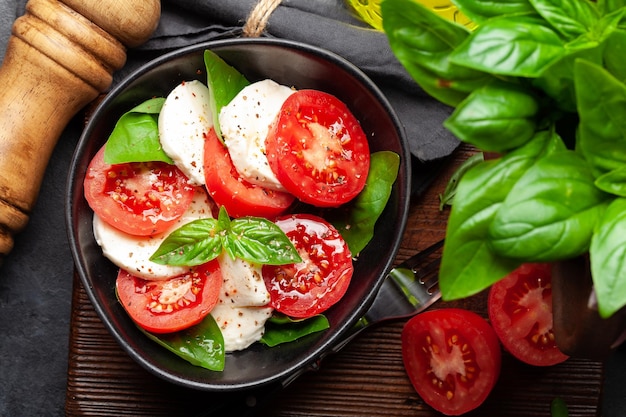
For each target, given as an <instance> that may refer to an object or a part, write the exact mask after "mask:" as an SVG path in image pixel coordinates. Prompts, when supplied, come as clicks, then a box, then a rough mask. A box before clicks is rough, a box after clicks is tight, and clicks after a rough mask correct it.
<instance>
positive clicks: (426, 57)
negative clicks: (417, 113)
mask: <svg viewBox="0 0 626 417" xmlns="http://www.w3.org/2000/svg"><path fill="white" fill-rule="evenodd" d="M381 11H382V15H383V28H384V30H385V32H386V34H387V37H388V39H389V44H390V46H391V49H392V50H393V52H394V54H395V55H396V57H397V58H398V60H399V61H400V62H401V63H402V64H403V66H404V67H405V68H406V69H407V71H408V72H409V74H411V76H412V77H413V78H414V79H415V81H416V82H417V83H418V84H419V85H420V86H421V87H422V88H423V89H424V91H426V92H427V93H428V94H430V95H431V96H433V97H435V98H436V99H438V100H439V101H441V102H442V103H445V104H448V105H450V106H455V105H457V104H458V103H459V102H461V101H462V100H463V99H464V98H465V97H466V96H467V94H468V93H469V92H471V91H473V90H474V89H475V88H477V87H478V86H481V85H483V84H484V83H485V82H487V81H488V80H490V79H491V78H492V76H491V75H489V74H485V73H484V72H480V71H475V70H471V69H468V68H463V67H461V66H458V65H454V64H452V63H451V62H450V60H449V56H450V54H451V53H452V51H453V50H454V48H456V47H457V46H458V45H460V44H461V43H462V42H463V40H464V39H466V38H467V37H468V36H469V34H470V32H469V31H468V30H467V29H466V28H465V27H463V26H460V25H457V24H455V23H453V22H450V21H449V20H447V19H444V18H442V17H441V16H438V15H436V14H435V13H433V12H432V10H430V9H428V8H426V7H424V6H423V5H421V4H419V2H416V1H413V0H385V1H384V2H383V3H382V5H381Z"/></svg>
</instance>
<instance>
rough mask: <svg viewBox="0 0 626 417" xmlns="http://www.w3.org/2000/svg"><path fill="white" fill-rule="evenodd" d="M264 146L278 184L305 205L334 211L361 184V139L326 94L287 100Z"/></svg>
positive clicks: (306, 93)
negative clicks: (329, 208)
mask: <svg viewBox="0 0 626 417" xmlns="http://www.w3.org/2000/svg"><path fill="white" fill-rule="evenodd" d="M265 148H266V152H267V159H268V161H269V163H270V167H271V168H272V171H273V172H274V174H275V175H276V177H277V178H278V181H280V183H281V184H283V186H284V187H285V188H286V189H287V190H288V191H289V192H290V193H292V194H294V195H295V196H296V197H297V198H298V199H299V200H301V201H304V202H305V203H309V204H312V205H315V206H319V207H336V206H339V205H341V204H344V203H347V202H348V201H350V200H352V199H353V198H354V197H355V196H356V195H357V194H359V193H360V192H361V190H362V189H363V187H364V186H365V180H366V179H367V174H368V171H369V163H370V153H369V145H368V143H367V138H366V136H365V133H364V132H363V129H362V128H361V126H360V124H359V122H358V120H357V119H356V118H355V117H354V115H353V114H352V113H351V112H350V110H349V109H348V107H347V106H346V105H345V104H344V103H342V102H341V101H340V100H339V99H337V98H336V97H334V96H332V95H330V94H327V93H324V92H321V91H314V90H300V91H297V92H295V93H294V94H292V95H291V96H289V97H288V98H287V100H286V101H285V102H284V103H283V106H282V108H281V110H280V112H279V114H278V116H277V117H276V120H275V121H274V123H273V124H272V126H271V127H270V130H269V133H268V135H267V138H266V140H265Z"/></svg>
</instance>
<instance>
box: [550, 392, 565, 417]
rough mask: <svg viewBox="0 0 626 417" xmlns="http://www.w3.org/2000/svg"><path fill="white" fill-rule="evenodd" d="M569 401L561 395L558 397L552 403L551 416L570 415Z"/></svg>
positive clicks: (561, 416)
mask: <svg viewBox="0 0 626 417" xmlns="http://www.w3.org/2000/svg"><path fill="white" fill-rule="evenodd" d="M568 416H569V410H568V409H567V403H566V402H565V400H563V399H562V398H560V397H556V398H555V399H553V400H552V402H551V403H550V417H568Z"/></svg>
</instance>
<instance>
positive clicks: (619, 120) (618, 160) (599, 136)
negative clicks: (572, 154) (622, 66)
mask: <svg viewBox="0 0 626 417" xmlns="http://www.w3.org/2000/svg"><path fill="white" fill-rule="evenodd" d="M575 80H576V97H577V101H578V113H579V115H580V124H579V129H578V137H577V149H578V150H579V151H580V152H581V153H582V154H583V155H584V157H585V158H586V159H587V161H589V163H590V164H591V166H592V170H593V173H594V175H595V176H599V175H602V174H603V173H606V172H609V171H613V170H616V169H620V168H621V167H623V166H624V164H626V117H624V115H625V114H626V85H624V84H623V83H621V82H620V81H619V80H617V79H615V77H613V76H612V75H611V74H610V73H609V72H608V71H607V70H605V69H604V68H602V67H600V66H598V65H595V64H593V63H590V62H586V61H583V60H579V61H577V62H576V65H575Z"/></svg>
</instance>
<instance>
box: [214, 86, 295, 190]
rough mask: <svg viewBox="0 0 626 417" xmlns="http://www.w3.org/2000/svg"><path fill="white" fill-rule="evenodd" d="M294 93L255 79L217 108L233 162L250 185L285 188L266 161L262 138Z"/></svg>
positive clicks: (289, 89)
mask: <svg viewBox="0 0 626 417" xmlns="http://www.w3.org/2000/svg"><path fill="white" fill-rule="evenodd" d="M293 93H294V90H292V89H291V88H289V87H286V86H284V85H280V84H277V83H276V82H274V81H272V80H263V81H258V82H256V83H253V84H250V85H249V86H247V87H245V88H244V89H243V90H241V91H240V92H239V94H237V96H235V98H234V99H232V100H231V102H230V103H228V105H227V106H224V107H223V108H222V110H221V111H220V114H219V123H220V128H221V130H222V136H223V137H224V143H225V144H226V147H227V148H228V152H229V154H230V157H231V159H232V161H233V165H234V166H235V168H236V169H237V172H239V174H240V175H241V176H242V177H243V178H245V179H246V180H247V181H249V182H251V183H252V184H257V185H260V186H263V187H266V188H270V189H273V190H279V191H284V190H285V189H284V187H283V186H282V184H281V183H280V182H279V181H278V179H277V178H276V175H274V173H273V172H272V170H271V168H270V166H269V163H268V162H267V157H266V156H265V138H266V137H267V133H268V131H269V127H270V125H271V124H272V122H273V121H274V119H275V118H276V116H277V115H278V112H279V111H280V108H281V107H282V105H283V103H284V102H285V100H287V97H289V96H290V95H291V94H293Z"/></svg>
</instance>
